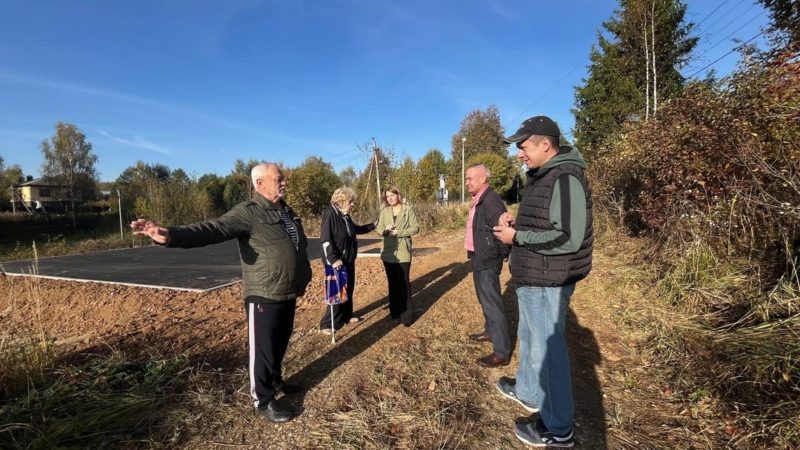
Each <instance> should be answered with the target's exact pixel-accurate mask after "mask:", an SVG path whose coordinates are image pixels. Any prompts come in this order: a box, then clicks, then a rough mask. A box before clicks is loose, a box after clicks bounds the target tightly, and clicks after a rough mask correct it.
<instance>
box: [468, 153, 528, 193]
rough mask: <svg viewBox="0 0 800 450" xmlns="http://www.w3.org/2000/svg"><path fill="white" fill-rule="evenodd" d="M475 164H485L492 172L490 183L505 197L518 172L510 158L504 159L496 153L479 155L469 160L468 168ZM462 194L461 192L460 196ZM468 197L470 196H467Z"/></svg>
mask: <svg viewBox="0 0 800 450" xmlns="http://www.w3.org/2000/svg"><path fill="white" fill-rule="evenodd" d="M475 164H484V165H485V166H486V167H488V168H489V171H491V176H490V177H489V183H490V184H491V186H492V188H493V189H494V190H495V192H497V193H498V195H500V196H501V197H502V196H505V195H506V193H507V192H508V191H509V190H510V189H511V187H512V184H513V183H514V175H516V173H517V171H516V168H515V167H514V164H512V160H511V159H510V158H509V157H502V156H500V155H498V154H496V153H488V152H486V153H478V154H476V155H472V156H471V157H470V158H469V159H468V160H467V167H469V166H472V165H475ZM460 194H461V193H460V192H459V195H460ZM465 195H468V194H465Z"/></svg>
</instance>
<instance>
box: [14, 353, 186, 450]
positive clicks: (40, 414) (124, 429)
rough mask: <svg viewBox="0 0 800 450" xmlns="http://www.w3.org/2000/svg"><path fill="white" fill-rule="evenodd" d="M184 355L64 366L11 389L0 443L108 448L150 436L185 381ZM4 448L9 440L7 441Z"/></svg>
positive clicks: (116, 357) (99, 360)
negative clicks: (18, 388) (171, 399)
mask: <svg viewBox="0 0 800 450" xmlns="http://www.w3.org/2000/svg"><path fill="white" fill-rule="evenodd" d="M186 369H187V360H186V358H185V357H184V356H176V357H172V358H167V359H155V360H151V361H147V362H141V363H137V362H130V361H126V360H125V358H124V357H123V356H122V355H119V354H115V355H112V356H111V357H98V358H93V359H92V360H90V361H88V362H86V363H84V364H80V365H64V364H61V365H60V367H59V368H57V369H55V368H54V369H48V370H46V371H45V372H44V373H43V375H42V376H41V377H39V378H38V379H36V380H33V379H32V380H30V384H29V385H28V386H27V387H26V389H24V390H21V391H17V392H7V393H5V394H4V396H3V397H4V398H3V399H2V403H3V406H2V407H0V441H2V442H5V443H7V444H8V445H9V446H11V447H14V448H30V449H37V448H53V447H80V448H104V447H113V446H118V445H121V444H126V443H127V444H130V443H134V442H136V441H140V440H142V439H146V438H147V437H148V436H150V435H151V434H152V431H153V430H152V428H153V427H155V426H157V423H158V421H159V420H160V419H162V418H163V417H164V416H165V415H166V414H167V413H166V411H165V410H164V409H162V407H163V406H164V405H166V404H167V403H168V402H169V401H170V396H172V395H175V392H176V391H177V389H178V388H180V386H181V385H182V372H183V371H184V370H186ZM3 445H4V446H5V445H6V444H3Z"/></svg>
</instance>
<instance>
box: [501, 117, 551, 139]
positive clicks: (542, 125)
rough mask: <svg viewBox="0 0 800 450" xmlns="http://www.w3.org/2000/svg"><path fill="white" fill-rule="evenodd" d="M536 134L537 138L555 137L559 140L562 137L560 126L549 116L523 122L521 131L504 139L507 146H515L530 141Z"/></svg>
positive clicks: (532, 118)
mask: <svg viewBox="0 0 800 450" xmlns="http://www.w3.org/2000/svg"><path fill="white" fill-rule="evenodd" d="M534 134H535V135H537V136H553V137H556V138H557V137H559V136H561V131H560V130H559V129H558V125H556V123H555V122H553V119H551V118H549V117H547V116H535V117H531V118H530V119H528V120H526V121H525V122H522V125H521V126H520V127H519V130H517V132H516V133H514V134H512V135H511V136H509V137H507V138H505V139H503V142H505V143H506V144H515V143H517V142H522V141H524V140H526V139H528V138H529V137H531V136H533V135H534Z"/></svg>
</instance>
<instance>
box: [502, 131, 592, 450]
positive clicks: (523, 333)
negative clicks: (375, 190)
mask: <svg viewBox="0 0 800 450" xmlns="http://www.w3.org/2000/svg"><path fill="white" fill-rule="evenodd" d="M560 136H561V132H560V131H559V129H558V126H557V125H556V124H555V122H553V121H552V120H551V119H550V118H548V117H545V116H536V117H532V118H530V119H528V120H526V121H525V122H523V123H522V126H521V127H520V128H519V130H517V132H516V133H514V134H513V135H512V136H509V137H507V138H505V142H506V143H508V144H511V143H514V144H516V145H517V149H518V152H517V158H519V159H520V160H521V161H522V162H523V163H524V164H525V165H526V166H527V168H528V172H527V177H528V181H527V184H526V186H525V192H524V195H523V198H522V202H521V203H520V206H519V211H518V213H517V217H516V219H515V218H513V217H511V216H510V215H509V214H508V213H506V214H504V215H503V216H501V218H500V223H499V225H498V226H496V227H495V232H494V234H495V236H497V238H498V239H500V240H501V241H502V242H504V243H507V244H512V247H511V255H510V257H509V268H510V270H511V277H512V282H513V283H515V284H516V286H517V288H516V291H517V301H518V303H519V327H518V331H517V335H518V338H519V344H520V354H519V367H518V368H517V374H516V379H514V378H508V377H502V378H500V380H499V381H498V382H497V389H498V390H499V391H500V393H501V394H503V395H504V396H506V397H508V398H510V399H512V400H514V401H516V402H517V403H519V404H521V405H522V406H523V407H525V409H527V410H528V411H530V412H537V411H538V412H539V415H538V416H536V415H533V416H530V417H527V418H520V419H518V420H517V421H516V422H515V425H514V433H515V434H516V436H517V437H518V438H519V439H520V440H522V441H523V442H525V443H527V444H530V445H533V446H535V447H546V446H552V447H572V445H573V442H574V438H573V433H572V422H573V417H574V405H573V400H572V382H571V375H570V367H569V354H568V351H567V343H566V340H565V339H564V332H565V329H566V312H567V308H568V307H569V300H570V297H571V296H572V293H573V292H574V291H575V284H576V283H577V282H578V281H580V280H582V279H583V278H585V277H586V276H587V275H588V274H589V271H590V270H591V267H592V243H593V232H592V198H591V192H590V190H589V184H588V182H587V180H586V176H585V174H584V170H585V169H586V162H585V161H584V160H583V157H581V154H580V153H579V152H578V150H577V149H575V148H573V147H571V146H568V145H562V146H560V145H559V138H560Z"/></svg>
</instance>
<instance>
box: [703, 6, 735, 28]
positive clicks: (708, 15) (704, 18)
mask: <svg viewBox="0 0 800 450" xmlns="http://www.w3.org/2000/svg"><path fill="white" fill-rule="evenodd" d="M725 3H728V0H723V2H722V3H720V4H719V5H717V7H716V8H714V9H713V10H712V11H711V12H710V13H708V14H706V16H705V17H703V20H701V21H700V22H698V23H697V25H696V26H698V27H699V26H700V24H701V23H703V22H705V21H706V19H708V18H709V17H711V15H712V14H714V13H715V12H717V10H718V9H720V8H722V7H723V6H724V5H725Z"/></svg>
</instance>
